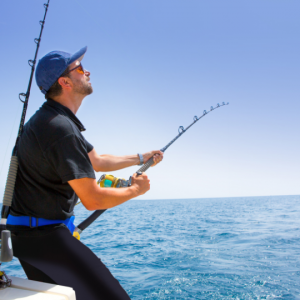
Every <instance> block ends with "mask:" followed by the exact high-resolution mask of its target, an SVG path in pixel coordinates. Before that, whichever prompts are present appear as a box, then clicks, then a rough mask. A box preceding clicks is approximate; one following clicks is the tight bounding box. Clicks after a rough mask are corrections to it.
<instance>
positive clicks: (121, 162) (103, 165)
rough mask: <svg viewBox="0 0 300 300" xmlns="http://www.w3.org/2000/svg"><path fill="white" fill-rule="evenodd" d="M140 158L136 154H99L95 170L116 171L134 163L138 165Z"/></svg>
mask: <svg viewBox="0 0 300 300" xmlns="http://www.w3.org/2000/svg"><path fill="white" fill-rule="evenodd" d="M139 163H140V159H139V157H138V155H137V154H135V155H124V156H115V155H110V154H103V155H99V159H98V160H97V165H96V169H95V171H97V172H99V171H101V172H110V171H117V170H121V169H124V168H127V167H131V166H134V165H138V164H139Z"/></svg>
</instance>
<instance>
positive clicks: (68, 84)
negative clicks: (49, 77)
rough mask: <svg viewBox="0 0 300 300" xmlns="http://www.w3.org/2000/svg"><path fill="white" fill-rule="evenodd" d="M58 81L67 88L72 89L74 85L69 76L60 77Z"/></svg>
mask: <svg viewBox="0 0 300 300" xmlns="http://www.w3.org/2000/svg"><path fill="white" fill-rule="evenodd" d="M57 81H58V83H59V84H60V85H61V87H62V88H65V89H70V88H72V86H73V85H72V80H71V79H70V78H69V77H59V78H58V80H57Z"/></svg>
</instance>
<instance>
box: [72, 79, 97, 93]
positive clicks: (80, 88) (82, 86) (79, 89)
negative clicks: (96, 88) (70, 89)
mask: <svg viewBox="0 0 300 300" xmlns="http://www.w3.org/2000/svg"><path fill="white" fill-rule="evenodd" d="M74 92H76V93H78V94H80V95H84V96H88V95H90V94H91V93H92V92H93V87H92V86H91V85H90V84H89V83H88V81H85V82H84V83H83V82H82V81H78V82H76V84H75V85H74Z"/></svg>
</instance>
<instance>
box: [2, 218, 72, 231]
mask: <svg viewBox="0 0 300 300" xmlns="http://www.w3.org/2000/svg"><path fill="white" fill-rule="evenodd" d="M74 220H75V216H72V217H70V218H68V219H66V220H47V219H43V218H35V217H30V216H18V217H17V216H12V215H8V217H7V224H8V225H21V226H28V227H30V228H36V227H39V226H45V225H52V224H62V223H63V224H65V225H66V226H67V227H68V228H69V230H70V231H71V233H72V234H73V231H74V229H75V225H74Z"/></svg>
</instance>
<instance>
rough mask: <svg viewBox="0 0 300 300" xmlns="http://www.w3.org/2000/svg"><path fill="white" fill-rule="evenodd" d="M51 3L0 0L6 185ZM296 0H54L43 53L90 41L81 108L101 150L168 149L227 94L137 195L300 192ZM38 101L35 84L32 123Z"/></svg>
mask: <svg viewBox="0 0 300 300" xmlns="http://www.w3.org/2000/svg"><path fill="white" fill-rule="evenodd" d="M44 2H46V1H39V0H36V1H24V0H23V1H22V0H12V1H2V2H1V4H0V36H1V45H2V47H1V57H2V61H1V64H2V72H1V74H0V76H1V96H2V97H1V101H0V126H1V128H2V138H1V147H0V157H1V159H0V168H1V169H0V171H1V174H0V192H1V193H3V190H4V186H5V181H6V174H7V169H8V164H9V159H10V153H11V150H12V148H13V144H14V140H15V138H16V135H17V130H18V124H19V120H20V116H21V111H22V105H21V102H19V100H18V93H20V92H26V89H27V85H28V80H29V75H30V68H29V67H28V65H27V60H28V59H32V58H33V56H34V52H35V44H34V42H33V39H34V38H35V37H38V35H39V31H40V26H39V23H38V22H39V20H41V19H42V18H43V15H44V8H43V3H44ZM299 9H300V2H299V1H292V0H291V1H282V0H281V1H277V0H264V1H261V0H252V1H240V0H234V1H233V0H226V1H224V0H212V1H203V0H201V1H200V0H189V1H183V0H181V1H179V0H172V1H171V0H163V1H162V0H160V1H157V0H151V1H150V0H148V1H140V0H136V1H133V0H128V1H121V0H114V1H96V0H86V1H79V0H73V1H71V0H59V1H58V0H51V1H50V7H49V11H48V15H47V19H46V24H45V29H44V33H43V37H42V42H41V46H40V51H39V58H40V57H42V56H43V55H44V54H46V53H47V52H49V51H51V50H64V51H68V52H75V51H77V50H78V49H80V48H81V47H83V46H86V45H87V46H88V52H87V54H86V56H85V58H84V60H83V65H84V67H85V68H86V69H88V70H89V71H91V82H92V84H93V87H94V93H93V94H92V95H91V96H89V97H87V98H86V99H85V100H84V103H83V105H82V107H81V108H80V110H79V112H78V117H79V119H80V120H81V121H82V123H83V124H84V125H85V126H86V128H87V131H86V132H85V133H84V135H85V137H86V138H87V139H88V140H89V141H90V143H92V144H93V145H94V147H95V148H96V150H97V152H98V153H103V154H104V153H110V154H116V155H122V154H134V153H137V152H145V151H148V150H151V149H159V148H162V147H163V146H165V145H166V144H167V143H168V142H169V141H170V140H171V139H173V137H175V135H176V134H177V129H178V127H179V126H180V125H182V126H184V127H186V126H187V125H189V124H190V123H191V122H192V121H193V116H194V115H198V116H199V115H201V114H202V112H203V110H204V109H206V110H208V109H209V108H210V106H212V105H214V106H215V105H216V104H217V103H222V102H230V105H229V106H225V107H222V108H220V109H218V110H216V111H215V112H213V113H212V114H209V115H208V116H206V117H205V118H203V119H202V120H201V121H199V122H198V123H197V124H196V125H195V126H194V127H192V128H191V129H190V130H189V131H188V132H186V134H185V135H183V136H182V137H181V138H180V139H179V140H178V141H177V142H176V143H175V144H174V145H173V146H171V147H170V148H169V149H168V150H167V152H166V154H165V159H164V162H163V163H162V164H160V165H159V166H157V167H155V168H151V169H150V170H149V171H148V175H149V177H150V180H151V190H150V191H149V192H148V193H147V194H145V195H144V196H142V197H140V199H172V198H204V197H236V196H259V195H262V196H263V195H295V194H297V195H299V194H300V185H299V181H300V158H299V150H300V143H299V127H300V118H299V110H300V103H299V98H300V88H299V69H300V61H299V53H300V40H299V32H300V21H299ZM43 101H44V99H43V95H42V94H41V93H40V91H39V90H38V88H37V86H36V84H35V81H34V82H33V85H32V90H31V96H30V101H29V107H28V112H27V120H28V118H29V117H30V116H31V115H32V114H33V113H34V112H35V111H36V110H37V109H38V108H39V107H40V106H41V104H42V103H43ZM136 170H137V167H132V168H129V169H127V170H122V171H118V172H115V173H114V174H115V175H116V176H121V177H125V178H127V177H129V176H130V175H131V174H132V173H133V172H134V171H136ZM100 175H101V174H99V175H97V176H100Z"/></svg>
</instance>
